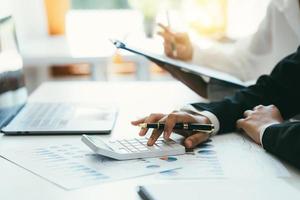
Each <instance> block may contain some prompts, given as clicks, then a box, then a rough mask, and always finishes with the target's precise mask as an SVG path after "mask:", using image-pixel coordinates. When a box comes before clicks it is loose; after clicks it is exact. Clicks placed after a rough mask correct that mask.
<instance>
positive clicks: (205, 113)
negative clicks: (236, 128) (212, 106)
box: [180, 105, 220, 135]
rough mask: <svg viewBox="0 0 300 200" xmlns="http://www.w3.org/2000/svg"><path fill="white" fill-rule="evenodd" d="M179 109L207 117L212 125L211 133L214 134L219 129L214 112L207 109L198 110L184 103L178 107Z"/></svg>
mask: <svg viewBox="0 0 300 200" xmlns="http://www.w3.org/2000/svg"><path fill="white" fill-rule="evenodd" d="M180 110H181V111H186V112H192V113H196V114H198V115H202V116H204V117H207V118H208V119H209V121H210V122H211V123H212V124H213V125H214V132H213V133H212V135H216V134H217V133H218V131H219V130H220V122H219V120H218V118H217V116H216V115H215V114H213V113H212V112H209V111H206V110H205V111H199V110H197V109H196V108H194V107H193V106H192V105H186V106H184V107H183V108H181V109H180Z"/></svg>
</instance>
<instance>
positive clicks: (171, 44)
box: [158, 24, 193, 61]
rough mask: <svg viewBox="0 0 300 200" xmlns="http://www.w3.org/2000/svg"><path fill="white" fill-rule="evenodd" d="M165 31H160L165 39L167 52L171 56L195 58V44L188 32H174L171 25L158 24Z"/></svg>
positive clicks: (185, 58) (180, 58)
mask: <svg viewBox="0 0 300 200" xmlns="http://www.w3.org/2000/svg"><path fill="white" fill-rule="evenodd" d="M158 25H159V26H160V27H161V28H162V29H163V31H160V32H158V34H159V35H160V36H162V37H163V39H164V51H165V54H166V55H167V56H169V57H171V58H175V59H179V60H184V61H188V60H191V59H192V58H193V45H192V43H191V41H190V38H189V35H188V34H187V33H180V32H175V33H174V32H172V31H171V30H170V28H169V27H167V26H164V25H163V24H158Z"/></svg>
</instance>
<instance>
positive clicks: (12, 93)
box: [0, 16, 27, 128]
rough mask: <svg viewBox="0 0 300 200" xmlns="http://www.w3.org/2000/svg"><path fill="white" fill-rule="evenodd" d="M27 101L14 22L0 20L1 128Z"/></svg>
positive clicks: (9, 18)
mask: <svg viewBox="0 0 300 200" xmlns="http://www.w3.org/2000/svg"><path fill="white" fill-rule="evenodd" d="M26 100H27V91H26V88H25V82H24V76H23V63H22V58H21V55H20V53H19V48H18V42H17V39H16V32H15V26H14V21H13V18H12V17H11V16H8V17H5V18H0V128H2V127H3V125H5V124H6V123H7V122H8V121H9V120H10V119H11V118H12V117H13V116H14V115H15V114H16V112H17V111H18V110H19V109H20V107H21V106H22V105H24V103H25V102H26Z"/></svg>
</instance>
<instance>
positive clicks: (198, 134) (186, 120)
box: [131, 112, 213, 148]
mask: <svg viewBox="0 0 300 200" xmlns="http://www.w3.org/2000/svg"><path fill="white" fill-rule="evenodd" d="M131 123H132V124H133V125H135V126H139V125H141V124H144V123H146V128H143V127H142V128H141V130H140V133H139V135H140V136H144V135H146V133H147V131H148V129H149V128H147V125H148V124H150V123H156V126H157V125H158V126H157V128H155V129H154V130H153V131H152V134H151V136H150V138H149V141H148V145H149V146H152V145H153V144H154V143H155V141H156V140H157V139H158V138H159V137H160V135H161V134H163V136H164V138H165V139H169V138H170V135H171V133H172V132H173V131H174V132H175V133H178V134H180V135H182V136H184V137H185V138H186V139H185V140H184V145H185V146H186V147H187V148H193V147H195V146H197V145H198V144H200V143H202V142H204V141H206V140H207V139H208V138H209V137H210V133H211V131H212V130H213V126H212V125H211V123H210V121H209V119H208V118H206V117H204V116H201V115H193V114H190V113H186V112H173V113H171V114H168V115H166V114H161V113H156V114H151V115H149V116H148V117H144V118H142V119H139V120H136V121H132V122H131ZM157 123H159V124H157ZM179 123H180V124H179ZM162 124H163V125H162ZM176 124H177V125H176ZM184 124H197V125H200V124H202V125H206V126H202V127H201V128H202V129H204V127H205V128H206V129H207V130H210V131H207V130H206V131H205V130H202V131H201V130H200V129H198V130H194V131H193V130H188V128H187V129H184V128H183V127H177V128H180V129H175V128H176V126H178V125H179V126H184ZM144 126H145V124H144ZM154 126H155V125H154ZM162 126H163V127H162Z"/></svg>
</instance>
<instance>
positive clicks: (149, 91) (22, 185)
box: [0, 82, 300, 200]
mask: <svg viewBox="0 0 300 200" xmlns="http://www.w3.org/2000/svg"><path fill="white" fill-rule="evenodd" d="M202 100H203V99H201V98H200V97H198V96H197V95H196V94H195V93H193V92H192V91H190V90H189V89H188V88H186V87H185V86H184V85H182V84H181V83H178V82H132V83H131V82H125V83H124V82H122V83H117V82H110V83H103V82H59V83H57V82H55V83H45V84H43V85H42V86H41V87H39V88H38V89H37V90H36V91H35V92H34V93H33V95H32V96H31V97H30V101H40V102H41V101H71V102H103V103H115V104H116V105H118V106H119V111H120V112H119V115H118V120H117V123H116V126H115V128H114V131H113V133H112V134H111V135H108V136H99V137H114V138H118V137H133V136H136V134H137V132H138V129H137V128H136V127H133V126H131V125H130V120H132V119H135V118H136V117H137V116H144V115H145V114H149V113H151V112H171V111H172V110H174V109H176V108H177V107H178V106H180V105H183V104H186V103H191V102H196V101H202ZM79 139H80V136H26V137H22V136H18V137H13V136H3V135H1V136H0V150H1V149H3V148H22V145H28V144H31V145H32V146H34V145H36V144H43V143H44V144H47V145H49V144H55V143H56V141H58V140H60V141H62V140H65V141H68V142H70V141H71V142H72V141H75V140H79ZM288 169H289V171H290V173H291V175H292V176H291V178H288V179H286V182H288V183H289V184H291V185H293V187H295V188H298V189H299V191H300V171H299V170H296V169H294V168H293V167H290V166H288ZM164 182H168V181H166V180H156V179H155V178H154V176H146V177H141V178H135V179H130V180H124V181H117V182H111V183H107V184H100V185H94V186H91V187H86V188H83V189H78V190H72V191H65V190H63V189H61V188H59V187H57V186H55V185H53V184H52V183H50V182H48V181H46V180H43V179H41V178H40V177H38V176H36V175H33V174H32V173H30V172H28V171H26V170H24V169H22V168H20V167H18V166H16V165H14V164H12V163H10V162H9V161H7V160H5V159H3V158H0V188H1V189H0V199H22V200H27V199H28V200H35V199H37V200H41V199H46V200H47V199H72V200H76V199H85V200H88V199H139V197H138V195H137V194H136V192H135V191H136V186H137V185H139V184H149V183H164Z"/></svg>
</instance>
